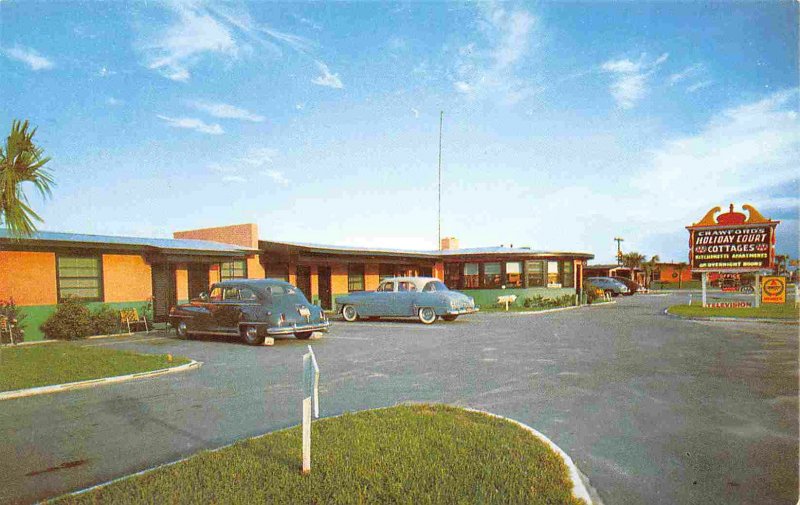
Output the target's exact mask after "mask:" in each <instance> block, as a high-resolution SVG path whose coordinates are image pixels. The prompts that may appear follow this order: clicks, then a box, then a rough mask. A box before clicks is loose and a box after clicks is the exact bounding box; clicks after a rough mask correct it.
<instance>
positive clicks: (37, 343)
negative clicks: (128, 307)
mask: <svg viewBox="0 0 800 505" xmlns="http://www.w3.org/2000/svg"><path fill="white" fill-rule="evenodd" d="M154 331H163V330H150V331H149V332H147V331H134V332H131V333H108V334H106V335H91V336H89V337H84V338H75V339H72V340H56V339H44V340H31V341H29V342H20V343H18V344H0V347H12V348H13V347H19V346H24V345H39V344H53V343H57V342H80V341H82V340H95V339H98V338H111V337H132V336H134V335H140V334H141V335H148V334H150V333H153V332H154Z"/></svg>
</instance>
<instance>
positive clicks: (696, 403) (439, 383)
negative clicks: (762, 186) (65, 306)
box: [0, 295, 798, 504]
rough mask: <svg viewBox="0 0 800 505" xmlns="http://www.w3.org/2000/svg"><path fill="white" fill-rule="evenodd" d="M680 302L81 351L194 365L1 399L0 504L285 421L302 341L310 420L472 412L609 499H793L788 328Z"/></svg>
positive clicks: (793, 409) (792, 329) (293, 410)
mask: <svg viewBox="0 0 800 505" xmlns="http://www.w3.org/2000/svg"><path fill="white" fill-rule="evenodd" d="M684 299H685V296H681V297H678V296H639V295H637V296H634V297H631V298H624V299H619V303H618V304H615V305H612V306H594V307H588V308H583V309H579V310H571V311H564V312H554V313H549V314H543V315H535V316H526V315H515V314H479V315H476V316H474V317H464V318H460V319H459V320H457V321H456V322H453V323H437V324H435V325H433V326H423V325H421V324H419V323H416V322H408V321H388V322H384V321H380V322H357V323H352V324H347V323H338V324H335V325H334V327H333V328H332V330H331V332H330V334H328V335H327V336H325V337H323V338H322V339H319V340H312V341H305V342H301V341H297V340H293V339H290V340H279V341H277V343H276V345H275V346H274V347H258V348H251V347H247V346H244V345H240V344H236V343H232V342H226V341H224V340H220V339H211V338H209V339H204V340H195V341H181V340H175V339H172V338H161V337H159V336H146V337H140V336H137V337H135V338H126V339H122V340H116V339H115V340H113V341H111V340H101V341H93V342H91V343H90V344H88V345H103V346H109V347H115V348H120V349H133V350H138V351H146V352H160V353H164V352H171V353H173V354H176V355H183V356H189V357H192V358H194V359H197V360H199V361H203V362H204V363H205V364H204V365H203V367H201V368H200V369H199V370H197V371H193V372H188V373H185V374H175V375H170V376H164V377H158V378H154V379H146V380H141V381H134V382H128V383H123V384H116V385H110V386H104V387H97V388H92V389H86V390H77V391H73V392H68V393H61V394H55V395H47V396H38V397H31V398H24V399H19V400H12V401H7V402H1V403H0V435H1V436H0V502H9V501H10V502H21V503H27V502H32V501H35V500H38V499H42V498H45V497H51V496H55V495H58V494H61V493H64V492H66V491H70V490H75V489H79V488H83V487H86V486H89V485H92V484H96V483H99V482H103V481H106V480H109V479H112V478H116V477H120V476H123V475H126V474H129V473H132V472H135V471H139V470H142V469H144V468H148V467H151V466H153V465H157V464H160V463H165V462H169V461H173V460H175V459H178V458H180V457H183V456H187V455H190V454H192V453H195V452H197V451H199V450H201V449H206V448H214V447H219V446H221V445H225V444H228V443H231V442H233V441H235V440H237V439H240V438H243V437H249V436H253V435H258V434H262V433H265V432H268V431H273V430H276V429H280V428H284V427H287V426H292V425H295V424H298V422H299V418H300V400H301V393H300V384H301V383H300V378H301V369H302V363H301V356H302V354H303V353H304V352H305V350H306V345H307V344H309V343H310V344H311V345H312V346H313V347H314V351H315V353H316V355H317V359H318V361H319V364H320V368H321V371H322V375H321V381H320V382H321V384H320V386H321V387H320V407H321V415H322V416H330V415H337V414H340V413H342V412H345V411H351V410H361V409H367V408H372V407H381V406H387V405H393V404H396V403H398V402H403V401H429V402H445V403H451V404H457V405H464V406H471V407H475V408H479V409H485V410H489V411H491V412H494V413H497V414H501V415H505V416H509V417H511V418H514V419H517V420H519V421H522V422H524V423H526V424H529V425H531V426H533V427H535V428H536V429H538V430H539V431H541V432H543V433H544V434H545V435H547V436H548V437H550V438H551V439H552V440H553V441H554V442H556V443H557V444H558V445H559V446H561V447H562V448H563V449H564V450H565V451H567V452H568V453H569V454H570V456H571V457H572V458H573V459H574V460H575V462H576V463H577V464H578V466H579V467H580V468H581V470H582V471H583V472H584V473H585V474H586V475H587V476H588V478H589V480H590V482H591V483H592V485H593V486H594V487H595V488H596V489H597V490H598V492H599V494H600V496H601V497H602V498H603V500H604V501H605V502H606V503H608V504H627V503H631V504H634V503H635V504H640V503H648V504H657V503H663V504H674V503H709V504H711V503H720V504H730V503H752V504H756V503H758V504H771V503H775V504H778V503H780V504H785V503H794V502H795V501H796V500H797V489H798V476H797V468H798V382H797V379H798V376H797V370H798V361H797V359H798V358H797V357H798V336H797V326H791V325H781V324H757V323H745V322H742V323H708V322H695V321H685V320H680V319H675V318H671V317H668V316H665V315H664V314H663V310H664V308H665V307H667V306H669V305H671V304H673V303H678V302H679V301H683V300H684ZM298 443H299V441H298ZM253 471H256V472H257V471H258V469H253ZM265 478H266V479H268V476H265Z"/></svg>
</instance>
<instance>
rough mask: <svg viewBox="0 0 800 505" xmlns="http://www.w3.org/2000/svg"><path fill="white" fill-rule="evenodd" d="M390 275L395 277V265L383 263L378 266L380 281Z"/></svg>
mask: <svg viewBox="0 0 800 505" xmlns="http://www.w3.org/2000/svg"><path fill="white" fill-rule="evenodd" d="M388 277H394V265H384V264H381V265H380V266H379V267H378V282H381V281H383V280H384V279H386V278H388Z"/></svg>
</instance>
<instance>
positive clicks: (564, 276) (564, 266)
mask: <svg viewBox="0 0 800 505" xmlns="http://www.w3.org/2000/svg"><path fill="white" fill-rule="evenodd" d="M561 287H564V288H574V287H575V274H574V269H573V264H572V261H562V262H561Z"/></svg>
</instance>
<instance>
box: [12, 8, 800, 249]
mask: <svg viewBox="0 0 800 505" xmlns="http://www.w3.org/2000/svg"><path fill="white" fill-rule="evenodd" d="M0 26H2V31H0V74H2V80H0V96H2V99H1V100H0V126H2V125H5V127H4V128H6V129H7V128H9V127H10V124H11V120H12V119H14V118H27V119H30V121H31V122H32V123H33V124H34V125H36V126H38V128H39V131H38V133H37V139H38V141H39V143H40V144H41V145H42V146H43V147H44V148H45V149H46V151H47V153H48V154H49V155H50V156H52V158H53V161H52V162H51V163H50V167H51V169H52V170H53V172H54V175H55V177H56V180H57V183H58V186H57V188H56V189H55V191H54V195H53V198H51V199H50V200H47V201H40V200H38V197H35V196H34V197H33V198H32V200H33V202H34V204H35V206H36V208H37V210H40V211H41V212H40V213H41V215H42V216H43V218H44V220H45V223H44V224H43V225H42V226H41V228H42V229H47V230H53V231H75V232H85V233H98V234H119V235H144V236H158V237H169V236H171V233H172V231H174V230H182V229H188V228H195V227H206V226H216V225H223V224H233V223H242V222H256V223H258V225H259V228H260V233H261V237H262V238H263V239H274V240H287V241H301V242H317V243H328V244H343V245H363V246H386V247H405V248H410V249H419V248H427V249H433V248H435V247H436V234H437V224H436V217H437V205H436V201H437V150H438V129H439V111H440V110H443V111H444V135H443V162H442V166H443V174H444V175H443V194H444V195H443V199H442V228H443V234H444V235H453V236H456V237H458V238H459V239H460V241H461V245H462V246H463V247H479V246H489V245H499V244H506V245H508V244H514V245H519V246H522V245H528V246H531V247H533V248H536V249H548V250H579V251H589V252H593V253H594V254H595V255H596V256H597V260H598V261H608V260H611V259H612V258H613V255H614V253H615V250H616V245H615V242H614V241H613V240H612V239H613V237H616V236H621V237H624V238H625V242H624V243H623V249H625V250H637V251H639V252H641V253H643V254H645V255H647V256H651V255H653V254H658V255H660V256H661V258H662V259H663V260H676V261H681V260H685V259H686V257H687V247H688V244H687V242H688V240H687V238H688V234H687V232H686V230H685V229H684V227H685V226H686V225H688V224H691V223H692V222H694V221H698V220H699V219H700V218H701V217H702V216H703V214H705V212H706V211H707V210H708V209H709V208H711V207H713V206H716V205H721V206H727V204H728V203H731V202H733V203H735V204H737V206H738V205H740V204H743V203H751V204H753V205H754V206H755V207H756V208H758V209H759V210H760V211H761V212H762V213H763V214H764V215H766V216H768V217H772V218H773V219H780V220H782V224H781V225H780V226H779V227H778V250H779V252H781V253H789V254H791V255H792V256H794V257H796V256H797V254H798V203H799V201H798V194H799V192H798V168H797V166H798V162H797V160H798V159H799V157H798V148H799V147H800V137H799V136H798V128H797V110H798V66H797V65H798V51H797V44H798V6H797V3H796V2H790V1H784V2H750V3H748V2H737V3H733V2H730V3H728V2H713V3H711V2H709V3H700V2H698V3H690V2H674V3H671V2H648V3H634V2H629V3H627V2H626V3H621V2H603V3H595V2H578V3H572V2H570V3H566V2H540V3H488V2H487V3H456V2H448V3H416V2H415V3H378V2H371V3H367V2H362V3H345V2H337V3H316V2H314V3H294V2H292V3H267V2H257V3H228V4H218V3H204V2H182V3H177V2H176V3H173V2H164V3H162V2H138V3H122V2H106V3H101V2H86V3H80V2H16V1H9V0H4V1H2V2H0ZM34 26H35V29H32V28H33V27H34ZM31 195H32V196H33V193H32V192H31Z"/></svg>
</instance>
